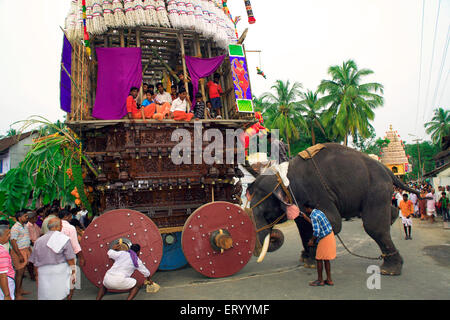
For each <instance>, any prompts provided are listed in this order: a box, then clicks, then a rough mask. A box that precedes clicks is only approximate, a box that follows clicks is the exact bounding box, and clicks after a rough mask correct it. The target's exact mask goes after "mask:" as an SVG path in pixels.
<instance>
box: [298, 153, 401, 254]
mask: <svg viewBox="0 0 450 320" xmlns="http://www.w3.org/2000/svg"><path fill="white" fill-rule="evenodd" d="M305 151H306V152H307V153H308V155H309V156H310V159H311V160H312V162H313V165H314V167H315V168H316V171H317V175H318V176H319V180H320V182H321V183H322V186H323V187H324V188H325V190H326V191H327V194H328V197H329V198H330V200H331V201H333V199H332V197H331V195H332V194H333V192H332V191H331V189H330V187H329V186H328V184H327V183H326V182H325V179H324V178H323V176H322V174H321V173H320V170H319V167H318V166H317V163H316V161H315V160H314V157H313V156H312V155H311V153H310V152H309V150H308V149H306V150H305ZM291 193H292V190H291ZM292 196H293V197H294V200H295V196H294V194H293V193H292ZM295 202H296V203H297V200H295ZM297 206H298V204H297ZM336 237H337V238H338V239H339V241H340V242H341V243H342V246H343V247H344V248H345V250H347V252H348V253H350V254H351V255H353V256H355V257H358V258H363V259H369V260H382V259H383V258H386V257H390V256H393V255H396V254H398V251H397V250H395V251H394V252H391V253H387V254H385V253H383V254H381V255H380V256H379V257H376V258H375V257H367V256H362V255H359V254H356V253H353V252H351V251H350V249H349V248H347V246H346V245H345V243H344V241H342V239H341V237H340V236H339V235H338V234H336Z"/></svg>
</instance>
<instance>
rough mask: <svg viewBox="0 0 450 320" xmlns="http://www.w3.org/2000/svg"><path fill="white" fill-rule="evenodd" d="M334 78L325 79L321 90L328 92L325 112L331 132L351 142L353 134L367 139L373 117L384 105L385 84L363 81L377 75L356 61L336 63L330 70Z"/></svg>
mask: <svg viewBox="0 0 450 320" xmlns="http://www.w3.org/2000/svg"><path fill="white" fill-rule="evenodd" d="M328 74H329V75H330V76H331V80H322V82H321V83H320V85H319V88H318V92H319V93H322V94H323V93H326V95H325V96H324V97H322V98H321V99H320V101H321V103H322V104H323V105H327V106H328V107H327V109H326V111H325V112H324V114H323V123H324V125H325V126H329V127H330V128H331V130H330V134H331V135H332V137H334V138H337V139H342V138H343V139H344V141H345V144H346V145H347V137H348V135H349V134H351V135H353V136H354V135H356V134H357V133H358V134H359V135H360V136H361V137H363V138H367V137H368V136H369V135H370V131H369V130H368V128H369V126H370V123H369V120H373V119H374V118H375V113H374V109H375V108H377V107H379V106H382V105H383V97H382V96H381V95H378V94H377V92H380V93H381V94H382V93H383V85H381V84H379V83H376V82H372V83H364V84H362V83H361V80H362V78H363V77H364V76H368V75H370V74H373V71H372V70H369V69H361V70H359V69H358V67H357V65H356V63H355V62H354V61H353V60H348V61H345V62H344V63H343V64H342V66H339V65H335V66H331V67H330V68H329V69H328Z"/></svg>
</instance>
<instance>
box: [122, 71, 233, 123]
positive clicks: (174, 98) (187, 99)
mask: <svg viewBox="0 0 450 320" xmlns="http://www.w3.org/2000/svg"><path fill="white" fill-rule="evenodd" d="M177 76H178V78H179V80H180V81H179V82H178V84H177V85H173V86H171V88H170V93H169V92H168V90H167V91H166V90H165V89H164V86H163V84H162V83H157V84H156V92H155V86H154V85H152V84H150V85H149V84H146V83H144V84H143V85H142V89H143V98H142V101H139V99H138V96H139V88H137V87H132V88H131V89H130V94H129V96H128V98H127V101H126V106H127V113H128V118H129V119H144V120H145V119H155V120H159V121H161V120H164V119H174V120H177V121H191V120H192V119H195V120H201V119H214V118H215V119H221V118H222V115H221V109H222V102H221V96H223V95H224V94H226V92H224V91H223V89H222V87H221V85H220V83H219V82H220V74H219V73H215V74H214V76H213V80H210V81H209V82H208V83H207V88H208V96H209V99H210V100H208V101H205V97H203V95H202V93H200V92H197V94H196V95H195V103H193V102H194V96H193V86H192V83H191V82H188V86H187V89H188V90H187V91H186V86H185V82H184V73H183V72H179V73H178V75H177Z"/></svg>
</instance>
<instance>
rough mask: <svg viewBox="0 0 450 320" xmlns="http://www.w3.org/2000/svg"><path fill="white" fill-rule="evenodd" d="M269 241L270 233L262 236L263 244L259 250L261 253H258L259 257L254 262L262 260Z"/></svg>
mask: <svg viewBox="0 0 450 320" xmlns="http://www.w3.org/2000/svg"><path fill="white" fill-rule="evenodd" d="M269 242H270V233H269V234H268V235H267V236H266V237H265V238H264V244H263V247H262V250H261V254H260V255H259V258H258V260H257V261H256V262H258V263H260V262H262V261H263V260H264V258H265V256H266V253H267V249H269Z"/></svg>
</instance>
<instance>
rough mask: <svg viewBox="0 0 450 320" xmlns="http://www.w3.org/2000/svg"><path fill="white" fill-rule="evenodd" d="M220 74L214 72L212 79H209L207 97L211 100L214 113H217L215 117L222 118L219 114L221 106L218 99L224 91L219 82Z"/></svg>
mask: <svg viewBox="0 0 450 320" xmlns="http://www.w3.org/2000/svg"><path fill="white" fill-rule="evenodd" d="M219 81H220V74H218V73H215V74H214V81H211V80H210V81H209V82H208V84H207V87H208V90H209V99H210V100H211V105H212V108H213V111H214V113H215V114H217V118H218V119H220V118H222V117H221V115H220V110H221V108H222V101H221V100H220V96H221V95H222V94H223V93H224V92H223V90H222V87H221V86H220V84H219Z"/></svg>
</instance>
